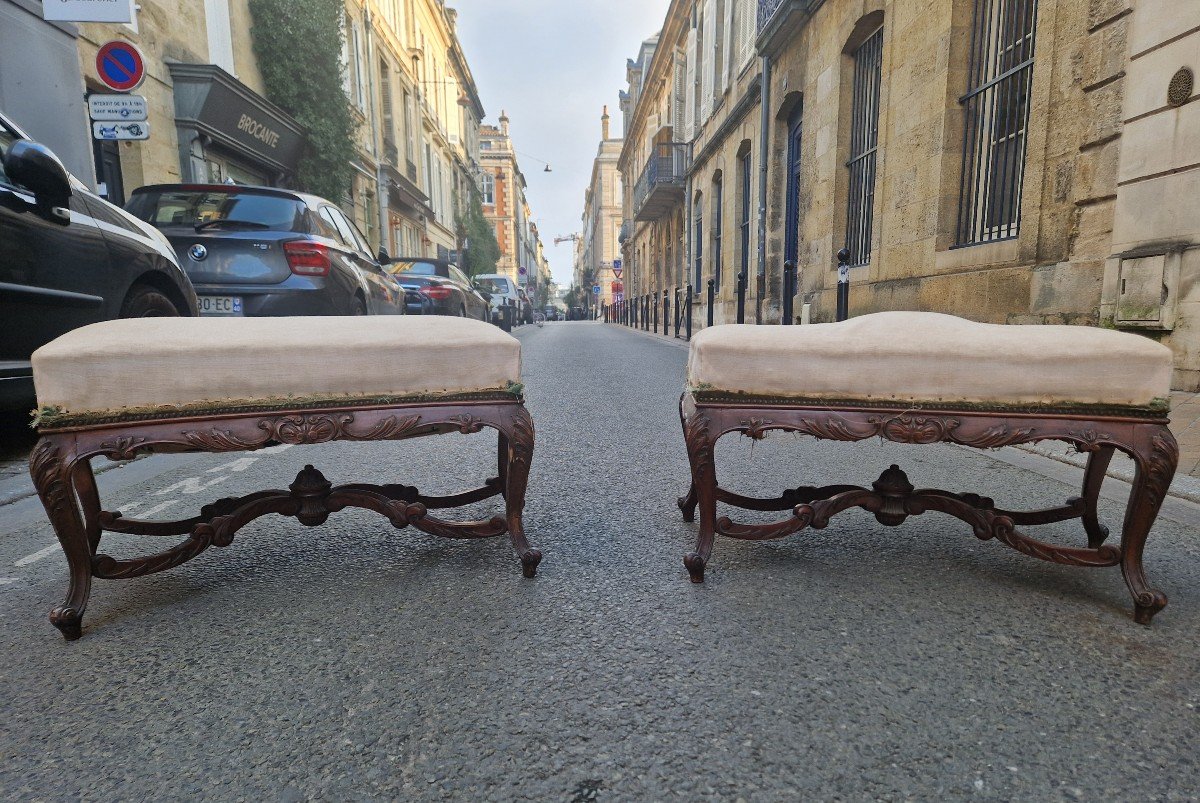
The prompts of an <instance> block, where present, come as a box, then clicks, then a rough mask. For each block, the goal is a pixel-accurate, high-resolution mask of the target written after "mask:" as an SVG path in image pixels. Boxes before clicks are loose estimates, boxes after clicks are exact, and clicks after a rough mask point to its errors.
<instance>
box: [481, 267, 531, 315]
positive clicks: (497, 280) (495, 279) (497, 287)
mask: <svg viewBox="0 0 1200 803" xmlns="http://www.w3.org/2000/svg"><path fill="white" fill-rule="evenodd" d="M475 283H476V285H477V286H478V287H479V288H480V289H481V290H483V291H484V292H486V293H487V294H488V295H489V296H491V306H492V322H493V323H495V324H496V325H498V326H503V325H505V320H504V312H503V309H502V308H503V307H505V306H507V305H511V306H513V307H516V308H517V310H518V312H517V313H514V317H513V319H512V322H513V323H520V320H521V316H520V312H519V310H520V308H521V297H520V296H519V295H518V294H517V283H516V282H514V281H513V280H512V279H510V278H508V277H507V276H505V275H504V274H503V273H482V274H480V275H478V276H476V277H475Z"/></svg>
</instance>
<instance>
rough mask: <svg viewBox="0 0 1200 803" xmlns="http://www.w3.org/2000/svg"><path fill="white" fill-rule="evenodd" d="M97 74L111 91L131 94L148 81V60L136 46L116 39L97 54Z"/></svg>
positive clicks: (103, 46) (101, 48) (104, 45)
mask: <svg viewBox="0 0 1200 803" xmlns="http://www.w3.org/2000/svg"><path fill="white" fill-rule="evenodd" d="M96 74H97V75H99V76H100V80H101V81H103V82H104V85H105V86H107V87H108V88H109V89H113V90H116V91H117V92H131V91H133V90H134V89H137V88H138V87H139V86H141V85H142V81H145V80H146V60H145V59H144V58H143V57H142V51H140V50H138V49H137V46H136V45H133V44H131V43H129V42H126V41H125V40H124V39H114V40H113V41H111V42H106V43H105V44H103V45H101V46H100V50H99V52H98V53H96Z"/></svg>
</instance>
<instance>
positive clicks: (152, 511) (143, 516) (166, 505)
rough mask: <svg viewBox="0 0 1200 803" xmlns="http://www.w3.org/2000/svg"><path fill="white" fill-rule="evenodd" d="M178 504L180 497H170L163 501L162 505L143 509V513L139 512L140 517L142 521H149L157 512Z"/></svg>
mask: <svg viewBox="0 0 1200 803" xmlns="http://www.w3.org/2000/svg"><path fill="white" fill-rule="evenodd" d="M177 504H179V500H178V499H168V500H167V501H166V502H163V503H162V504H161V505H155V506H154V507H152V508H150V509H149V510H143V511H142V512H141V513H139V514H138V518H139V519H141V520H142V521H149V520H150V517H151V516H153V515H154V514H155V513H160V512H162V511H164V510H166V509H167V508H169V507H170V506H171V505H177Z"/></svg>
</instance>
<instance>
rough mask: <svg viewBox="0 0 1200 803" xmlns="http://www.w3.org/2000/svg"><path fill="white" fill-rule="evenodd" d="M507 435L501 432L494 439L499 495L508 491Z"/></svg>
mask: <svg viewBox="0 0 1200 803" xmlns="http://www.w3.org/2000/svg"><path fill="white" fill-rule="evenodd" d="M508 460H509V456H508V436H507V435H505V434H504V433H503V432H501V433H500V435H499V436H498V437H497V439H496V477H497V478H499V480H500V495H501V496H504V495H505V494H507V493H508Z"/></svg>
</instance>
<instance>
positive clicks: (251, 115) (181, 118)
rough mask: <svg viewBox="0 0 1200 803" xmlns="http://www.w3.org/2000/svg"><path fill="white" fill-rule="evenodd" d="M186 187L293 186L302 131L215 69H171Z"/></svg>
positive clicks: (207, 66)
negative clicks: (225, 184)
mask: <svg viewBox="0 0 1200 803" xmlns="http://www.w3.org/2000/svg"><path fill="white" fill-rule="evenodd" d="M167 66H168V69H170V71H171V79H172V83H173V85H174V96H175V128H176V131H177V132H178V134H179V166H180V172H181V176H182V178H183V181H184V182H192V183H229V184H259V185H265V186H272V187H291V186H294V184H295V180H296V167H297V164H298V163H299V160H300V156H301V153H302V152H303V149H304V129H302V128H301V127H300V125H299V124H298V123H297V122H296V121H295V120H294V119H293V118H292V117H291V116H290V115H288V114H287V113H286V112H284V111H283V110H282V109H280V108H279V107H278V106H276V105H274V104H273V103H271V102H270V101H268V100H267V99H266V98H264V97H262V96H261V95H259V94H258V93H256V92H254V91H252V90H251V89H250V88H248V87H247V86H245V85H244V84H242V83H241V82H239V81H238V80H237V79H236V78H234V77H233V76H232V75H230V74H229V73H227V72H225V71H224V70H222V69H221V68H220V67H217V66H215V65H212V64H178V63H171V64H168V65H167Z"/></svg>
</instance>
